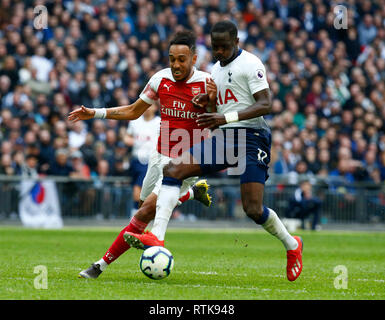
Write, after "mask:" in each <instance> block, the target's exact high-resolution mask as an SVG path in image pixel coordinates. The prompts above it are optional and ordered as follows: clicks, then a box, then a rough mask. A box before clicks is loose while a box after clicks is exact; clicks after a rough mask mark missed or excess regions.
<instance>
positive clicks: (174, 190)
mask: <svg viewBox="0 0 385 320" xmlns="http://www.w3.org/2000/svg"><path fill="white" fill-rule="evenodd" d="M179 193H180V187H179V186H169V185H165V184H162V187H161V188H160V191H159V195H158V200H157V201H156V215H155V220H154V225H153V227H152V229H151V232H152V233H153V234H154V235H155V236H156V237H157V238H158V239H159V240H160V241H163V240H164V236H165V234H166V230H167V225H168V221H169V220H170V218H171V214H172V211H173V210H174V208H175V207H176V205H177V204H178V199H179Z"/></svg>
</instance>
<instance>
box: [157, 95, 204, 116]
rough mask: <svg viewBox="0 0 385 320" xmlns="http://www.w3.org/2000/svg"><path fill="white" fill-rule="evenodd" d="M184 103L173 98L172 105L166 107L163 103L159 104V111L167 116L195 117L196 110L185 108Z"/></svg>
mask: <svg viewBox="0 0 385 320" xmlns="http://www.w3.org/2000/svg"><path fill="white" fill-rule="evenodd" d="M185 108H186V103H185V102H181V101H177V100H174V101H173V103H172V107H167V106H164V105H161V108H160V112H161V114H162V115H165V116H168V117H175V118H182V119H195V118H196V117H197V115H198V114H199V113H198V112H193V111H190V110H187V109H188V108H187V109H186V110H185Z"/></svg>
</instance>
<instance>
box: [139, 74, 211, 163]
mask: <svg viewBox="0 0 385 320" xmlns="http://www.w3.org/2000/svg"><path fill="white" fill-rule="evenodd" d="M206 78H210V74H209V73H207V72H203V71H199V70H197V69H195V68H194V73H193V75H192V76H191V78H190V79H189V80H187V81H175V80H174V78H173V76H172V73H171V69H170V68H166V69H163V70H160V71H159V72H157V73H156V74H154V75H153V76H152V77H151V79H150V80H149V82H148V84H147V85H146V87H145V88H144V90H143V92H142V93H141V94H140V98H141V99H142V100H143V101H145V102H147V103H149V104H154V103H155V102H156V101H157V100H158V99H159V103H160V116H161V123H160V134H159V138H158V146H157V150H158V152H159V153H161V154H163V155H166V156H168V157H172V158H175V157H177V156H179V155H181V153H182V152H183V151H186V150H188V149H189V148H190V147H191V146H192V145H193V144H194V143H197V142H200V141H201V140H202V139H203V133H202V128H200V127H198V125H197V123H196V118H197V115H198V114H200V113H204V112H206V110H205V109H203V108H199V107H194V105H193V104H192V102H191V100H192V98H193V97H194V96H195V95H197V94H199V93H206ZM194 137H195V138H194Z"/></svg>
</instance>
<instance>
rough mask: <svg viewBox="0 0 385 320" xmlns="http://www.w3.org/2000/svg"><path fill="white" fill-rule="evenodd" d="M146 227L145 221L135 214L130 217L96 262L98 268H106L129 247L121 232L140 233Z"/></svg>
mask: <svg viewBox="0 0 385 320" xmlns="http://www.w3.org/2000/svg"><path fill="white" fill-rule="evenodd" d="M146 227H147V223H146V222H143V221H141V220H139V219H137V218H136V217H135V216H134V217H132V219H131V221H130V223H129V225H128V226H126V227H125V228H124V229H123V230H122V231H120V233H119V235H118V236H117V237H116V239H115V241H114V242H113V243H112V245H111V246H110V248H109V249H108V250H107V252H106V253H105V255H104V256H103V258H102V259H100V260H99V261H97V262H96V263H98V264H99V265H100V270H102V271H104V269H105V268H107V266H108V265H109V264H110V263H111V262H113V261H115V260H116V259H117V258H119V257H120V256H121V255H122V254H123V253H124V252H126V251H127V250H128V249H129V248H130V246H129V245H128V244H127V242H126V241H125V240H124V238H123V234H124V233H125V232H127V231H128V232H133V233H142V232H143V231H144V229H145V228H146Z"/></svg>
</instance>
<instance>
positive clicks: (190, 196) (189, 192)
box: [178, 188, 194, 206]
mask: <svg viewBox="0 0 385 320" xmlns="http://www.w3.org/2000/svg"><path fill="white" fill-rule="evenodd" d="M187 193H188V195H189V198H188V199H187V201H188V200H192V199H194V190H193V189H192V188H189V189H188V190H187V192H186V193H185V194H183V195H182V196H180V197H179V199H180V198H183V197H184V196H185V195H186V194H187ZM179 199H178V206H180V205H181V204H182V203H183V202H182V201H180V200H179Z"/></svg>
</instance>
